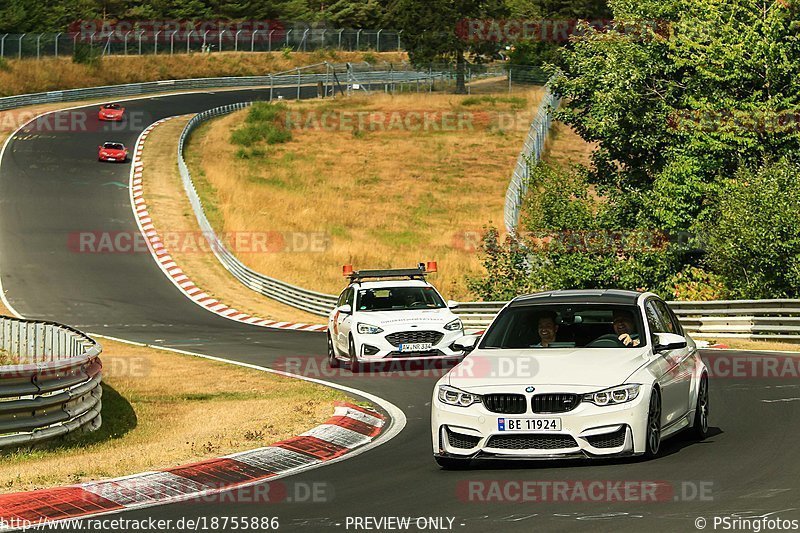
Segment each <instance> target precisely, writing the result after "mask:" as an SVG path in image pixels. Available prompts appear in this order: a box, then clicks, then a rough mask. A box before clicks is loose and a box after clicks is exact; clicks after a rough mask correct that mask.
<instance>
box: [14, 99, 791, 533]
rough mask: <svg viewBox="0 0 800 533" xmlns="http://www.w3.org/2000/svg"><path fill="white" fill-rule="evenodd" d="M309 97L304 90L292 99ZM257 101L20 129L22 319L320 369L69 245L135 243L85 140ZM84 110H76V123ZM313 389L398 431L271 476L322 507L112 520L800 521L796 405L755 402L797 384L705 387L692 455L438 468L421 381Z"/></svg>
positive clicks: (121, 258)
mask: <svg viewBox="0 0 800 533" xmlns="http://www.w3.org/2000/svg"><path fill="white" fill-rule="evenodd" d="M295 91H296V89H292V88H289V89H286V90H285V93H284V94H285V95H286V97H287V98H288V97H291V96H292V95H293V94H294V93H295ZM315 91H316V89H315V88H309V89H308V93H309V94H306V95H305V96H310V95H311V93H313V92H315ZM276 93H279V91H276ZM268 97H269V91H268V90H267V91H263V90H240V91H230V92H216V93H197V94H186V95H175V96H162V97H147V98H142V99H140V100H135V101H129V102H127V103H126V104H125V106H126V107H127V109H128V113H140V114H141V116H143V117H146V119H143V120H141V124H138V125H137V127H136V128H128V129H126V130H125V131H123V132H118V133H113V134H112V133H108V132H107V131H105V130H107V129H108V128H110V127H111V126H108V125H103V126H99V125H97V127H96V128H92V127H89V128H88V129H89V130H94V131H73V132H69V131H66V132H52V131H41V132H35V131H34V132H30V131H21V132H19V133H18V134H17V135H16V137H15V138H14V139H12V141H11V142H10V143H9V145H8V147H7V149H6V151H5V154H4V156H3V159H2V161H0V165H2V166H0V276H2V278H1V280H2V286H3V289H4V290H5V291H6V297H7V299H8V300H9V302H10V303H11V305H12V306H13V307H14V308H15V309H16V310H17V311H18V312H19V313H21V314H22V315H24V316H25V317H27V318H33V319H45V320H54V321H59V322H64V323H67V324H71V325H74V326H76V327H78V328H80V329H82V330H84V331H88V332H92V333H96V334H103V335H108V336H113V337H119V338H124V339H129V340H133V341H141V342H147V343H151V344H156V345H162V346H166V347H173V348H179V349H184V350H190V351H193V352H198V353H203V354H209V355H214V356H219V357H224V358H227V359H235V360H237V361H243V362H247V363H254V364H258V365H263V366H270V367H277V368H283V366H284V365H283V361H284V358H286V357H303V358H306V357H307V358H314V359H315V360H316V364H315V365H313V367H314V368H317V367H323V368H324V363H323V358H324V355H325V338H324V336H323V335H322V334H319V333H310V332H294V331H282V330H268V329H264V328H258V327H253V326H248V325H244V324H240V323H236V322H233V321H230V320H226V319H224V318H221V317H218V316H216V315H214V314H212V313H210V312H208V311H205V310H204V309H202V308H200V307H199V306H197V305H196V304H194V303H192V302H191V301H189V300H188V299H186V298H185V297H184V296H183V295H182V294H181V293H180V292H179V291H178V290H177V289H176V287H175V286H174V285H173V284H172V283H171V282H170V281H169V280H168V279H167V278H166V276H165V275H164V274H163V273H162V272H161V270H160V269H159V268H158V266H157V265H156V263H155V262H154V261H153V259H152V258H151V256H150V255H149V254H147V253H134V254H82V253H76V252H74V251H72V250H71V249H70V247H69V246H68V242H69V239H70V235H71V234H74V232H80V231H109V232H116V231H122V232H137V231H138V230H137V226H136V223H135V221H134V218H133V215H132V212H131V206H130V200H129V192H128V189H127V184H128V176H129V171H130V167H129V165H127V164H125V165H113V164H100V163H98V162H97V160H96V155H97V152H96V147H97V145H98V144H100V143H101V142H103V141H107V140H113V141H121V142H123V143H125V145H126V146H128V147H129V148H132V147H133V145H134V143H135V140H136V138H137V137H138V134H139V133H140V131H141V130H142V129H144V128H145V127H147V126H148V125H149V124H150V123H152V122H154V121H156V120H158V119H161V118H164V117H168V116H172V115H179V114H184V113H190V112H199V111H204V110H206V109H210V108H212V107H215V106H219V105H224V104H228V103H233V102H239V101H247V100H257V99H265V98H268ZM96 108H97V106H90V107H88V108H87V109H89V110H90V122H91V120H96V118H94V119H92V118H91V117H96V113H95V112H94V110H95V109H96ZM275 208H276V209H279V208H280V206H275ZM331 268H338V266H337V265H332V266H331ZM231 303H235V302H231ZM315 377H316V376H315ZM322 377H323V379H329V380H330V381H335V382H338V383H342V384H345V385H348V386H351V387H356V388H358V389H361V390H363V391H367V392H370V393H373V394H376V395H378V396H380V397H382V398H385V399H387V400H388V401H390V402H392V403H393V404H395V405H397V406H398V407H400V408H401V409H402V410H403V411H404V412H405V414H406V417H407V419H408V424H407V426H406V428H405V429H404V431H403V432H402V433H401V434H400V435H398V436H397V437H396V438H394V439H393V440H391V441H390V442H388V443H386V444H384V445H382V446H379V447H378V448H376V449H373V450H371V451H369V452H367V453H364V454H361V455H358V456H356V457H354V458H352V459H347V460H344V461H341V462H338V463H335V464H331V465H329V466H325V467H322V468H318V469H315V470H310V471H307V472H304V473H302V474H299V475H297V476H294V477H292V478H289V479H287V480H285V481H286V482H287V483H291V482H304V483H309V484H311V483H318V484H319V483H324V484H325V486H326V487H327V488H326V492H327V493H328V494H329V495H332V496H333V497H332V498H328V500H329V501H326V502H305V503H297V502H295V503H290V502H285V503H280V504H277V503H276V504H272V505H270V504H264V503H261V504H254V503H247V502H244V503H242V502H240V503H231V502H227V501H225V500H224V499H223V500H222V501H223V502H224V503H221V502H204V503H197V502H195V503H182V504H172V505H168V506H163V507H156V508H150V509H143V510H137V511H129V512H126V513H124V517H125V518H130V519H144V518H147V517H158V518H173V519H178V518H181V517H190V518H194V517H199V516H207V517H211V516H277V517H278V518H279V520H280V529H281V530H287V531H293V530H300V531H317V530H321V531H345V530H346V527H345V525H346V523H347V522H346V519H347V517H363V516H374V517H386V516H408V517H449V518H453V519H454V522H453V529H454V530H456V531H470V532H471V531H496V532H504V531H532V530H539V531H573V530H576V529H580V530H594V531H612V530H613V531H620V530H622V531H626V530H630V531H643V530H649V531H666V530H673V531H674V530H682V531H694V530H696V529H695V519H696V518H698V517H704V518H706V519H708V527H707V529H709V530H712V529H713V527H712V524H711V521H712V519H713V517H714V516H732V515H738V516H750V517H753V516H769V517H773V518H778V517H779V518H781V519H798V518H800V494H798V490H799V489H798V479H799V478H800V461H798V460H797V453H798V452H797V443H798V442H800V420H799V419H798V418H799V417H798V409H797V407H796V404H795V403H793V402H792V401H778V402H773V403H767V402H763V401H762V400H779V399H787V400H788V399H790V398H796V397H799V396H800V394H799V393H798V389H799V388H800V383H798V381H797V380H796V379H795V380H792V379H781V380H777V379H765V378H760V379H755V378H749V379H721V378H720V379H712V382H711V426H712V429H711V436H710V437H709V438H708V439H707V440H706V441H705V442H703V443H694V442H691V441H689V440H686V439H683V438H681V437H677V438H674V439H670V440H669V441H666V442H665V443H664V450H663V456H662V457H660V458H658V459H657V460H654V461H638V460H620V461H615V462H602V463H589V462H569V463H561V464H554V463H541V462H537V463H533V464H531V463H528V464H509V463H500V464H498V463H484V464H479V465H477V466H476V467H475V468H474V469H472V470H468V471H456V472H450V471H441V470H440V469H439V468H438V466H437V465H436V464H435V463H434V461H433V458H432V456H431V449H430V446H431V445H430V430H429V408H430V398H431V394H432V385H433V383H434V381H435V379H436V377H435V376H427V377H409V376H402V375H382V376H377V375H372V376H371V375H369V374H364V375H361V376H352V375H350V373H349V372H348V371H346V370H344V371H341V372H339V373H338V375H337V376H336V377H330V378H326V377H325V376H322ZM470 480H476V481H481V480H482V481H490V480H500V481H502V480H537V481H544V480H572V481H594V480H629V481H646V480H649V481H665V482H668V483H671V484H672V486H673V488H674V497H670V498H669V499H667V501H662V502H646V503H637V502H607V501H602V502H586V501H581V502H574V501H568V502H559V503H544V502H526V503H483V502H479V501H469V500H468V498H466V497H465V495H466V491H465V489H464V487H465V483H466V482H468V481H470ZM698 486H703V487H706V488H708V487H710V491H711V492H710V497H709V494H706V495H705V497H701V496H700V495H694V496H693V495H692V494H685V495H682V494H681V493H682V491H684V488H685V489H686V490H685V491H687V492H695V489H696V488H697V487H698ZM676 500H684V501H676ZM685 500H688V501H685ZM444 523H445V524H447V521H446V520H445V522H444ZM354 530H355V529H354V528H353V526H352V525H351V526H350V528H349V531H354ZM411 530H416V529H415V528H412V529H411Z"/></svg>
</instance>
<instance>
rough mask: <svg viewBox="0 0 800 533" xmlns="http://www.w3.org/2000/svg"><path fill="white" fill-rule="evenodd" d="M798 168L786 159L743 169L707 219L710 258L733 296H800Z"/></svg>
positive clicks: (705, 235)
mask: <svg viewBox="0 0 800 533" xmlns="http://www.w3.org/2000/svg"><path fill="white" fill-rule="evenodd" d="M798 228H800V172H798V170H797V161H794V160H789V159H782V160H781V161H779V162H777V163H774V164H766V165H763V166H762V167H761V168H759V169H756V170H740V171H739V173H738V174H737V176H736V178H734V179H730V180H727V181H725V182H724V183H723V184H722V186H721V187H720V188H719V192H718V194H717V203H716V206H715V208H713V209H712V211H711V213H709V215H708V216H707V217H706V218H705V219H704V223H703V232H702V237H703V242H704V244H705V246H706V252H707V254H708V262H709V265H710V266H711V267H712V269H713V270H714V271H715V272H716V273H718V274H719V275H720V276H721V277H722V280H723V282H724V284H725V287H726V288H727V291H728V293H729V296H730V297H733V298H746V299H761V298H765V299H766V298H798V297H800V229H798Z"/></svg>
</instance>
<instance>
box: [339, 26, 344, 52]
mask: <svg viewBox="0 0 800 533" xmlns="http://www.w3.org/2000/svg"><path fill="white" fill-rule="evenodd" d="M342 32H344V30H339V50H341V49H342Z"/></svg>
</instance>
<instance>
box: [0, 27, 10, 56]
mask: <svg viewBox="0 0 800 533" xmlns="http://www.w3.org/2000/svg"><path fill="white" fill-rule="evenodd" d="M6 37H8V34H7V33H6V34H5V35H3V38H2V39H0V57H5V56H6Z"/></svg>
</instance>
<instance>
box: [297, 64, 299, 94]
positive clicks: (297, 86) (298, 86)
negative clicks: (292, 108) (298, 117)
mask: <svg viewBox="0 0 800 533" xmlns="http://www.w3.org/2000/svg"><path fill="white" fill-rule="evenodd" d="M297 99H298V100H300V69H299V68H298V69H297Z"/></svg>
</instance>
